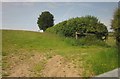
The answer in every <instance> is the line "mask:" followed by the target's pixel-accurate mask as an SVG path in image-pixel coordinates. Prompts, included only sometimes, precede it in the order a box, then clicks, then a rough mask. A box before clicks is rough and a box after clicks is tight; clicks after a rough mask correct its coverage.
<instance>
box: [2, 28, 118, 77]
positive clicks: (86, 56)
mask: <svg viewBox="0 0 120 79" xmlns="http://www.w3.org/2000/svg"><path fill="white" fill-rule="evenodd" d="M64 39H65V38H62V37H58V36H56V35H52V34H48V33H37V32H28V31H11V30H3V31H2V45H3V46H2V49H3V50H2V54H3V68H4V69H5V71H7V68H9V66H10V64H8V62H9V60H8V59H7V58H5V57H6V56H9V55H10V54H12V53H14V54H15V55H16V56H17V55H19V53H23V52H26V51H27V52H29V53H30V54H31V53H34V52H39V53H41V54H44V55H45V56H46V57H47V58H51V57H52V56H53V55H56V54H59V55H61V56H63V57H65V58H66V60H68V61H69V62H73V63H74V64H76V66H77V67H78V68H79V67H81V62H82V68H84V70H83V74H82V76H91V75H98V74H101V73H104V72H106V71H109V70H112V69H114V68H117V64H118V57H117V51H116V48H115V41H114V39H113V37H110V38H109V40H108V41H107V43H109V45H110V46H109V47H104V46H72V45H70V44H69V43H67V42H66V41H64ZM29 53H28V54H29ZM28 57H29V56H28ZM26 58H27V56H26Z"/></svg>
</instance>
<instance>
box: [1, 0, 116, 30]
mask: <svg viewBox="0 0 120 79" xmlns="http://www.w3.org/2000/svg"><path fill="white" fill-rule="evenodd" d="M14 1H15V0H14ZM71 1H72V0H71ZM117 7H118V2H7V0H5V2H2V29H16V30H32V31H38V30H39V28H38V26H37V19H38V16H39V15H40V14H41V12H43V11H49V12H50V13H51V14H53V15H54V20H55V21H54V23H55V24H57V23H59V22H62V21H64V20H68V19H70V18H73V17H81V16H86V15H92V16H96V17H97V18H98V19H99V21H100V22H102V23H104V24H105V25H106V26H107V28H108V29H109V31H110V22H111V19H112V17H113V13H114V11H115V9H116V8H117ZM0 14H1V13H0Z"/></svg>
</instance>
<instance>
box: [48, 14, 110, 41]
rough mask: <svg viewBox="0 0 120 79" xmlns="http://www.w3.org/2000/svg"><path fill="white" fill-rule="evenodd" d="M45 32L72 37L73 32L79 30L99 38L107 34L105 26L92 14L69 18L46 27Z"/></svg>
mask: <svg viewBox="0 0 120 79" xmlns="http://www.w3.org/2000/svg"><path fill="white" fill-rule="evenodd" d="M47 32H52V33H56V34H59V35H62V36H66V37H74V36H75V32H79V33H81V34H82V35H84V33H87V34H95V35H96V36H97V37H98V38H99V39H102V37H103V36H105V37H107V35H108V30H107V28H106V26H105V25H104V24H102V23H100V22H99V21H98V19H97V18H96V17H94V16H85V17H76V18H71V19H69V20H66V21H63V22H61V23H58V24H56V25H55V26H53V27H51V28H48V29H47Z"/></svg>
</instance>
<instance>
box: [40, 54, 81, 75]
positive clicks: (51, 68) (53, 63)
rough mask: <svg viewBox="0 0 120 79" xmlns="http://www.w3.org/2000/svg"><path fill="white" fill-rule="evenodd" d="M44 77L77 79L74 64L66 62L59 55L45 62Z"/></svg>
mask: <svg viewBox="0 0 120 79" xmlns="http://www.w3.org/2000/svg"><path fill="white" fill-rule="evenodd" d="M42 74H43V76H44V77H79V76H80V75H79V74H78V71H77V69H76V68H75V66H74V64H72V63H69V62H66V61H65V59H64V58H63V57H61V56H60V55H56V56H53V57H52V58H51V59H49V60H48V61H47V64H46V65H45V68H44V70H43V71H42Z"/></svg>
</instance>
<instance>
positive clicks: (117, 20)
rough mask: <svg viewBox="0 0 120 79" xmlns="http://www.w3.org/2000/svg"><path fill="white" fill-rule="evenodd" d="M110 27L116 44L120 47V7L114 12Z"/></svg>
mask: <svg viewBox="0 0 120 79" xmlns="http://www.w3.org/2000/svg"><path fill="white" fill-rule="evenodd" d="M111 26H112V28H113V29H114V31H115V36H116V40H117V44H119V46H120V7H119V8H118V9H116V11H115V12H114V15H113V20H112V23H111Z"/></svg>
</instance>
